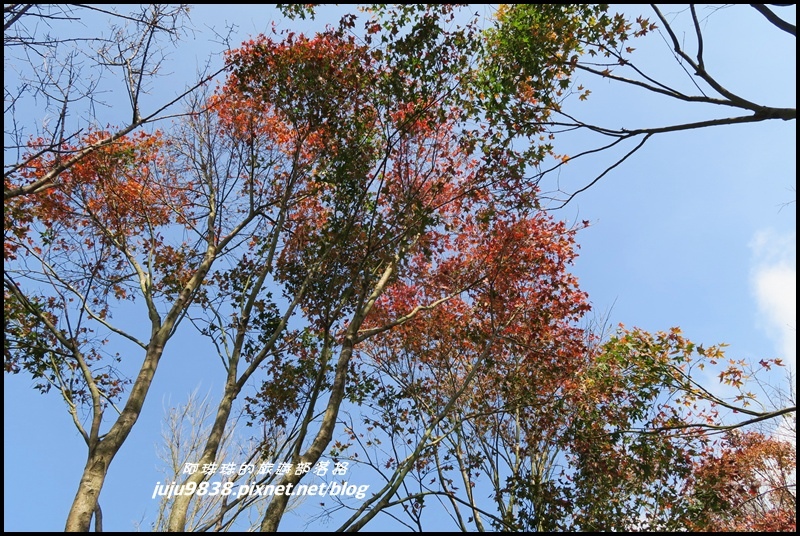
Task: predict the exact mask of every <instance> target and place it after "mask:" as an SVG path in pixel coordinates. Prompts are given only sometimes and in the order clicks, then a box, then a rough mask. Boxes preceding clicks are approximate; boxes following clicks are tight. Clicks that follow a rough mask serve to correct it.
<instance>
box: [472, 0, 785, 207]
mask: <svg viewBox="0 0 800 536" xmlns="http://www.w3.org/2000/svg"><path fill="white" fill-rule="evenodd" d="M793 5H794V4H751V5H750V6H749V7H752V9H754V10H755V13H758V15H756V18H760V17H762V16H763V17H764V18H765V19H766V20H767V21H768V22H769V24H771V25H772V26H774V28H775V31H777V32H780V33H785V34H786V46H787V47H794V46H795V43H794V38H796V36H797V29H796V25H795V24H792V23H791V22H788V21H787V20H784V19H783V18H781V16H780V15H778V14H777V13H776V12H774V11H773V10H772V9H773V8H770V7H768V6H778V7H787V6H793ZM650 7H651V9H652V12H653V15H652V19H649V18H646V17H645V16H639V17H637V18H636V20H635V21H633V20H629V19H627V18H626V17H624V16H623V15H620V14H618V13H617V14H615V15H613V16H612V15H611V12H609V11H608V6H607V5H605V4H602V5H601V4H592V5H587V4H570V5H568V6H563V7H562V6H560V5H558V6H556V5H549V4H513V5H504V6H503V7H502V8H501V9H499V10H498V14H497V19H498V26H497V28H495V29H491V30H490V31H489V32H487V42H488V53H489V57H490V58H491V60H492V63H493V64H494V65H498V66H500V68H499V69H497V70H496V71H490V73H491V76H490V78H489V80H490V82H491V84H492V87H495V88H497V89H496V91H497V92H498V93H500V94H503V95H508V97H507V98H506V100H502V101H501V102H499V103H497V104H498V106H497V107H496V110H495V113H496V114H497V116H498V117H499V118H500V119H501V120H503V121H506V122H510V123H512V124H514V125H515V126H516V127H517V128H518V129H519V130H521V131H523V132H524V133H525V134H527V133H543V134H545V135H547V136H555V135H560V137H562V138H564V137H568V136H569V135H570V134H571V133H572V134H576V133H577V135H583V136H584V137H583V139H582V141H581V142H579V143H582V144H583V145H582V146H581V147H580V148H579V149H577V150H575V151H574V152H572V153H570V154H564V155H561V157H560V158H557V159H555V161H554V162H552V163H551V164H550V165H547V166H543V167H542V169H541V170H540V171H538V173H537V174H536V176H537V177H538V179H539V180H540V181H543V180H545V179H546V178H548V177H549V176H551V175H554V174H558V173H560V172H561V171H562V169H563V168H564V166H565V165H566V164H567V163H568V162H569V161H574V160H576V159H590V158H592V157H595V156H598V155H599V156H601V157H602V156H603V155H608V160H610V162H611V163H610V164H608V163H606V164H603V163H602V162H601V163H600V164H597V167H598V169H601V170H602V171H600V172H598V173H597V174H596V175H595V176H594V178H593V179H592V180H591V181H589V182H588V183H587V184H585V185H583V186H581V187H580V188H574V189H573V190H571V191H557V190H555V191H553V192H552V196H553V200H554V201H555V205H554V206H558V207H563V206H564V205H566V204H567V203H568V202H569V201H571V200H572V199H574V197H575V196H576V195H578V194H579V193H580V192H582V191H584V190H586V189H587V188H589V187H591V186H592V185H594V184H595V183H597V182H598V181H599V180H600V179H601V178H603V177H604V176H606V175H607V174H608V173H610V172H611V171H612V170H614V169H615V168H617V166H619V165H620V164H622V163H623V162H624V161H625V160H627V159H628V158H630V157H631V156H632V155H633V154H634V153H636V152H637V151H638V150H639V149H641V147H642V146H643V145H644V144H645V143H646V142H647V141H649V140H651V139H652V138H654V137H656V136H663V135H665V134H669V133H679V132H685V131H687V130H692V129H701V128H709V127H716V126H724V125H739V124H747V123H758V122H764V121H774V120H780V121H794V120H795V119H796V118H797V108H796V106H788V105H783V104H778V103H776V104H771V103H762V102H754V101H752V100H750V99H749V98H747V97H746V96H744V95H743V94H741V93H739V92H738V91H737V89H736V88H729V87H727V86H726V84H725V82H724V81H722V80H720V79H718V78H717V77H716V76H715V74H714V73H715V68H714V66H713V65H707V64H706V57H705V55H704V54H705V53H706V51H707V49H709V48H710V44H709V43H708V42H707V41H706V40H705V39H704V35H703V27H704V24H705V17H704V16H702V15H700V14H698V7H697V5H695V4H689V5H688V8H685V9H681V11H679V12H678V14H675V13H670V14H668V15H665V14H664V12H663V11H662V8H659V7H658V6H657V5H656V4H651V6H650ZM731 9H747V8H745V7H742V8H739V7H738V6H736V7H731ZM755 13H754V14H755ZM678 15H681V16H683V17H688V27H689V28H690V30H688V35H687V34H686V33H682V32H684V30H683V28H682V27H681V25H680V21H679V20H678V19H679V17H678ZM710 16H711V17H713V13H712V15H710ZM790 16H791V15H790ZM754 22H757V21H754ZM654 33H659V34H661V36H662V38H663V39H664V40H665V41H667V42H668V43H669V46H670V48H671V49H672V50H671V53H672V59H674V61H675V69H674V70H673V71H674V73H675V74H674V78H669V77H667V78H658V77H657V76H656V77H654V75H653V74H652V71H653V69H652V68H651V67H650V66H649V65H641V64H640V63H639V62H638V60H637V56H636V54H635V49H636V47H637V46H638V45H637V43H636V42H634V38H643V37H645V36H647V35H648V34H650V35H652V34H654ZM563 35H569V36H570V40H567V41H564V40H563V39H562V36H563ZM543 49H545V50H549V51H551V54H550V56H551V57H553V58H556V60H557V61H556V62H555V64H552V65H550V66H548V67H547V68H548V69H555V70H557V71H558V72H559V74H560V76H561V77H562V86H561V89H562V92H561V93H560V94H558V96H559V97H561V98H560V99H559V100H557V101H550V102H548V101H541V99H539V98H538V96H536V97H533V98H531V97H530V96H528V95H526V94H525V93H521V92H518V91H515V90H514V87H516V86H518V85H519V84H530V85H532V86H534V87H535V85H536V84H537V81H538V79H539V77H540V76H541V73H542V65H541V59H540V51H541V50H543ZM765 53H768V51H765ZM748 67H749V66H748ZM575 79H580V82H579V83H578V82H574V80H575ZM601 80H604V81H608V82H610V83H612V84H616V85H617V86H616V87H618V88H619V89H625V88H626V87H627V88H634V89H636V90H639V96H640V97H639V98H641V99H643V100H644V99H647V100H648V102H653V103H654V104H653V105H654V106H660V105H663V104H664V103H665V101H666V102H669V101H673V102H678V103H680V102H683V103H686V113H687V115H690V117H692V119H688V120H686V121H676V122H674V123H672V124H662V125H647V124H646V123H647V118H646V117H645V118H644V120H643V122H644V123H645V124H644V125H642V124H634V125H625V126H623V127H618V126H609V125H602V124H595V123H593V122H591V121H584V120H581V119H580V117H581V114H582V112H581V109H580V107H579V106H576V103H574V102H570V101H569V100H568V97H570V96H577V97H578V98H579V99H580V100H581V101H583V100H587V99H588V98H590V97H589V95H590V93H591V84H593V83H597V82H599V81H601ZM573 82H574V83H573ZM576 84H577V85H576ZM584 84H586V85H585V86H584ZM659 99H660V100H659ZM541 107H544V108H548V109H549V110H550V111H551V114H550V116H549V118H548V121H547V122H546V123H545V124H542V123H541V122H540V121H539V120H538V119H537V117H528V114H530V113H533V114H535V115H536V114H539V113H540V112H539V108H541ZM728 112H730V114H731V115H726V114H727V113H728ZM523 135H524V134H523ZM587 138H588V139H590V140H596V141H589V142H587V141H586V139H587ZM587 143H593V144H594V145H588V146H587V145H586V144H587Z"/></svg>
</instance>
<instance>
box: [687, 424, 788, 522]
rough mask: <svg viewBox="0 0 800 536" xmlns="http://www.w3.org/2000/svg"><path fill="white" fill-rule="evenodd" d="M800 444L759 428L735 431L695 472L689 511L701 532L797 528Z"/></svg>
mask: <svg viewBox="0 0 800 536" xmlns="http://www.w3.org/2000/svg"><path fill="white" fill-rule="evenodd" d="M796 471H797V449H796V448H795V446H794V445H793V444H791V443H790V442H788V441H782V440H780V439H775V438H771V437H765V436H763V435H761V434H759V433H757V432H744V433H743V432H738V431H734V432H731V433H730V434H728V436H727V437H726V438H725V444H724V445H723V448H722V450H721V451H720V452H719V453H718V454H716V455H714V456H713V457H710V458H709V459H707V460H704V461H703V462H702V463H701V464H699V465H698V466H697V467H696V469H695V473H694V475H693V479H692V482H691V486H690V487H689V495H690V499H689V500H690V506H689V509H690V512H691V515H692V516H693V517H694V519H693V523H694V524H693V527H694V530H698V531H715V532H716V531H720V530H722V531H737V532H793V531H795V530H796V528H797V481H796V478H797V477H796Z"/></svg>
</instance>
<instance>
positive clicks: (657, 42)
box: [4, 5, 796, 531]
mask: <svg viewBox="0 0 800 536" xmlns="http://www.w3.org/2000/svg"><path fill="white" fill-rule="evenodd" d="M670 7H671V6H670ZM626 9H628V10H629V11H630V12H632V11H633V10H634V7H630V8H629V7H627V6H626ZM643 9H644V8H643ZM704 13H705V14H710V12H701V15H703V14H704ZM780 13H781V15H782V16H784V17H786V18H790V19H792V20H793V19H794V16H795V15H794V13H795V11H794V8H791V9H789V10H787V9H783V10H781V11H780ZM788 13H791V15H789V14H788ZM276 17H277V14H276V13H275V12H274V9H273V7H272V6H266V5H265V6H250V5H202V6H200V5H199V6H194V7H193V9H192V23H193V25H194V26H195V28H196V31H195V33H194V35H192V36H190V37H188V38H187V39H186V40H184V41H183V42H182V44H181V45H180V47H179V48H178V50H177V51H176V52H175V53H174V55H173V57H172V59H171V62H170V64H169V67H170V68H171V69H172V70H173V71H174V74H173V75H171V76H170V77H168V78H164V79H162V84H164V86H163V87H162V88H159V91H161V90H163V91H173V90H174V91H175V92H177V91H179V90H180V89H181V88H182V87H183V85H184V83H188V82H189V81H190V80H192V78H193V76H194V74H195V69H196V68H199V67H201V66H202V65H203V64H205V62H206V60H207V59H208V57H209V55H211V54H213V53H215V52H219V51H220V50H221V46H220V45H219V44H217V43H215V42H213V41H214V40H215V38H214V34H213V32H212V30H211V29H212V28H215V29H217V31H220V32H222V30H223V25H224V24H226V23H227V24H235V25H236V26H237V30H236V32H235V34H234V36H233V37H232V42H233V43H238V42H240V41H242V40H244V39H246V38H247V37H248V36H249V35H251V34H257V33H259V32H262V31H266V30H267V29H268V28H269V26H270V23H271V21H272V20H273V19H274V18H276ZM328 21H330V22H334V19H328ZM320 22H326V19H325V15H321V16H320V17H318V20H317V23H320ZM289 24H291V25H292V27H298V28H303V27H304V25H305V24H306V23H300V22H297V23H287V22H282V23H281V27H285V26H287V25H289ZM704 24H705V26H704V32H705V36H706V64H707V66H708V68H709V70H711V71H712V73H713V74H714V75H715V76H717V77H718V79H720V80H722V81H724V83H725V84H726V85H727V86H728V87H729V88H730V89H732V90H735V91H736V92H738V93H739V94H741V95H744V96H746V97H748V98H749V99H751V100H753V101H756V102H763V103H767V104H774V105H782V106H795V105H796V82H795V78H796V48H795V41H794V39H792V38H790V37H789V36H788V35H786V34H783V33H782V32H779V31H777V30H775V29H774V28H772V27H771V26H769V25H768V24H767V23H766V22H765V21H764V20H763V19H762V18H761V17H760V16H759V15H758V14H757V13H755V12H754V11H753V10H752V9H749V8H747V6H735V7H732V8H728V9H724V10H719V11H716V12H714V13H713V14H712V15H711V16H709V17H708V18H707V20H704ZM634 46H636V47H637V51H636V56H634V58H637V57H641V58H642V59H641V64H642V65H646V66H648V67H649V68H651V69H652V70H653V72H654V73H656V74H659V75H663V76H668V77H673V76H678V77H683V78H682V79H681V83H686V82H687V80H686V75H685V74H681V73H680V72H677V75H676V71H675V69H674V63H673V60H672V58H671V55H670V51H669V48H668V47H667V46H666V45H665V43H664V42H663V40H661V38H660V37H659V36H658V35H657V34H654V35H652V36H651V37H650V38H648V39H647V40H646V41H644V42H641V43H637V44H635V45H634ZM211 61H212V64H213V65H215V66H216V65H220V64H221V58H220V57H219V55H216V56H214V57H213V58H212V60H211ZM670 79H673V78H670ZM173 83H174V84H175V87H174V88H172V87H170V86H169V85H170V84H173ZM583 83H584V85H586V86H587V87H588V88H590V89H591V90H592V95H591V97H590V98H589V100H588V101H587V102H586V103H584V104H582V105H581V107H580V108H577V109H576V110H578V111H577V113H579V114H583V115H581V117H584V118H586V119H587V120H588V119H591V120H593V121H596V122H598V123H601V124H606V125H609V126H612V127H621V126H629V125H630V126H645V125H646V126H655V125H661V124H669V123H673V122H676V121H680V120H682V119H684V118H686V117H692V116H693V113H694V112H692V111H691V108H690V107H688V106H687V105H686V104H685V103H676V102H672V101H670V100H669V99H663V98H662V99H658V98H653V97H652V96H650V95H647V94H646V93H644V92H641V91H635V90H630V89H628V90H620V88H619V86H616V85H612V84H609V83H607V82H604V81H600V80H598V79H590V78H585V79H583ZM121 98H124V96H121ZM575 143H578V142H577V141H576V142H575ZM795 147H796V124H795V122H794V121H792V122H780V121H770V122H766V123H760V124H750V125H740V126H724V127H716V128H710V129H703V130H697V131H687V132H681V133H673V134H665V135H663V136H660V137H658V136H657V137H655V138H654V139H653V140H651V141H650V142H648V144H646V145H645V146H644V147H643V148H642V149H641V150H640V151H639V152H638V153H637V154H636V155H634V156H633V157H632V158H631V159H629V160H628V161H627V162H625V163H624V164H623V165H622V166H620V167H619V168H617V169H616V170H614V171H613V172H612V173H610V174H609V175H607V176H606V177H605V178H603V179H602V180H601V181H600V182H599V183H598V184H596V185H595V186H594V187H592V188H590V189H589V190H588V191H586V192H584V193H583V194H581V195H579V196H578V197H577V198H576V199H575V200H574V201H573V202H572V203H570V204H569V205H568V206H567V207H565V208H564V209H561V210H559V211H557V212H556V213H555V214H556V216H557V217H560V218H563V219H566V220H569V221H572V220H578V221H579V220H584V219H585V220H589V221H590V222H591V226H590V227H589V228H588V229H586V230H584V231H582V232H581V233H580V234H579V235H578V243H579V244H580V250H579V252H580V256H579V258H578V260H577V262H576V265H575V266H574V272H575V273H576V274H577V276H578V277H579V279H580V282H581V286H582V288H583V290H585V291H587V292H588V293H589V296H590V300H591V301H592V303H593V306H594V308H595V311H596V313H598V314H603V313H604V312H606V311H610V313H609V314H610V322H611V323H612V324H616V323H620V322H621V323H624V324H625V325H627V326H638V327H642V328H644V329H647V330H653V331H655V330H665V329H668V328H669V327H671V326H676V325H677V326H680V327H681V328H682V329H683V330H684V332H685V334H686V335H687V336H688V337H689V338H690V339H692V340H695V341H696V342H702V343H704V344H715V343H720V342H726V343H728V344H729V348H728V351H727V352H728V354H729V355H730V356H731V357H736V358H747V359H756V360H758V359H760V358H763V357H783V358H784V359H785V361H787V362H788V363H790V366H792V367H794V363H796V342H795V334H796V297H795V295H796V246H795V243H796V231H795V222H796V203H795V202H794V200H795V198H796V194H795V190H794V188H795V184H796V157H795V154H796V153H795ZM558 148H559V147H558V146H557V149H558ZM564 152H568V150H566V151H564ZM597 166H598V163H597V162H594V163H585V164H582V163H581V162H579V161H576V162H574V163H573V164H570V165H568V166H566V167H565V168H564V170H563V171H562V173H561V175H560V176H559V180H560V181H561V184H562V185H564V187H565V188H569V187H570V185H575V186H576V187H580V186H581V185H582V184H585V183H586V182H588V181H589V180H591V178H593V173H594V174H596V173H597V169H598V167H597ZM191 335H192V334H191V332H190V330H184V331H183V333H182V334H179V337H178V339H177V340H175V341H173V342H172V343H171V344H172V348H173V349H172V352H173V354H172V355H173V356H174V357H172V358H169V359H164V360H163V362H162V364H161V366H160V367H161V368H160V369H159V372H158V374H157V376H156V380H155V382H154V385H153V388H152V391H151V394H150V398H149V400H148V403H147V404H146V405H145V409H144V412H143V414H142V417H141V419H140V421H139V422H138V423H137V425H136V427H135V428H134V430H133V432H132V434H131V436H130V437H129V440H128V442H127V443H126V444H125V445H124V446H123V448H122V451H121V452H120V453H119V455H118V456H117V458H116V459H115V461H114V463H113V464H112V467H111V470H110V472H109V476H108V479H107V481H106V486H105V488H104V490H103V493H102V496H101V504H102V505H103V508H104V514H105V525H106V530H131V529H133V527H134V523H136V522H139V521H142V522H143V527H144V528H146V527H147V526H148V525H147V523H148V522H149V521H151V520H152V518H153V515H154V513H155V511H156V508H157V504H156V501H154V500H152V499H151V498H150V497H151V494H152V491H153V486H154V485H155V483H156V481H157V480H162V481H163V478H162V477H161V476H160V475H159V474H158V473H157V472H156V466H157V465H158V463H159V462H158V459H157V457H156V443H157V441H158V439H159V433H160V428H161V420H162V417H163V414H164V408H165V407H168V406H169V404H170V403H172V404H174V403H175V402H177V401H182V400H184V399H185V397H186V396H187V394H188V393H189V392H190V391H192V390H194V389H195V388H198V389H199V391H200V392H201V393H205V392H207V391H209V390H210V391H211V392H212V396H214V393H217V392H218V390H219V385H218V384H217V383H216V382H215V380H214V379H213V377H211V378H209V377H208V375H207V374H204V373H203V368H202V367H200V366H197V365H196V364H195V363H196V362H195V361H194V360H196V359H199V358H201V357H202V356H196V355H193V354H192V337H191ZM212 358H213V356H212ZM210 359H211V358H210ZM773 379H774V381H775V382H776V383H779V382H781V381H784V380H783V378H782V377H781V375H780V374H779V375H776V376H775V377H774V378H773ZM709 381H710V382H713V381H714V380H713V379H709ZM795 385H796V384H795ZM30 386H31V381H30V379H29V377H26V376H25V375H23V374H20V375H16V376H10V375H6V377H5V378H4V387H5V389H4V431H5V435H4V437H5V441H4V447H5V448H4V467H5V479H4V491H5V493H4V496H5V498H4V527H5V530H7V531H33V530H37V531H61V530H63V526H64V520H65V519H66V514H67V511H68V509H69V505H70V503H71V500H72V497H73V496H74V493H75V490H76V488H77V483H78V479H79V477H80V474H81V470H82V468H83V463H84V461H85V446H84V444H83V441H82V440H81V438H80V437H79V435H78V434H77V432H76V431H75V429H74V427H73V425H72V424H71V422H70V418H69V416H68V414H67V413H66V411H65V409H64V406H63V404H62V403H61V401H60V400H59V399H58V398H57V397H56V396H54V395H50V396H42V395H39V394H37V393H35V392H34V391H33V390H32V389H31V388H30ZM352 478H353V479H354V480H355V479H357V478H358V475H357V474H354V475H353V476H352ZM377 523H378V524H376V525H375V528H376V529H377V528H379V527H380V522H377ZM293 526H297V527H302V524H301V520H300V519H297V518H293V516H292V515H291V514H289V515H287V518H286V523H285V525H284V526H283V528H290V527H293ZM324 529H325V528H324V527H323V530H324Z"/></svg>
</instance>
